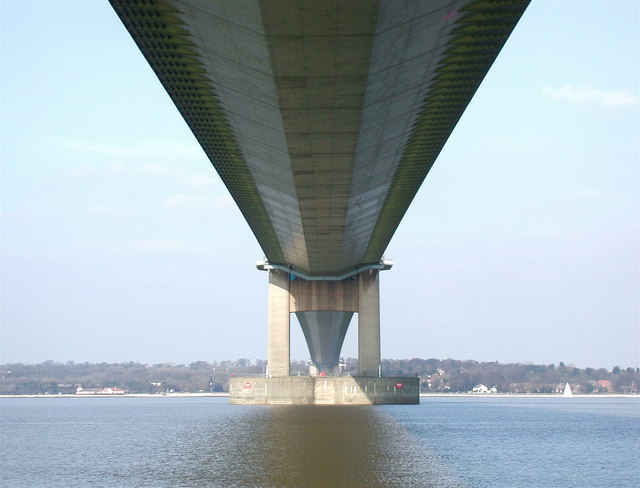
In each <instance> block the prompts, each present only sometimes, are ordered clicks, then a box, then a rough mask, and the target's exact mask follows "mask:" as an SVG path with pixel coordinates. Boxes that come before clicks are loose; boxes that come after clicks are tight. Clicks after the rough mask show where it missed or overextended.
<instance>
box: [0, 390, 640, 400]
mask: <svg viewBox="0 0 640 488" xmlns="http://www.w3.org/2000/svg"><path fill="white" fill-rule="evenodd" d="M228 396H229V394H228V393H223V392H221V393H206V392H205V393H125V394H123V395H76V394H59V395H0V398H216V397H219V398H226V397H228ZM420 398H565V397H563V396H562V394H561V393H531V394H527V393H420ZM570 398H577V399H580V398H637V399H640V395H634V394H628V393H585V394H574V395H573V396H572V397H570Z"/></svg>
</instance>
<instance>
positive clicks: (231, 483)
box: [0, 397, 640, 488]
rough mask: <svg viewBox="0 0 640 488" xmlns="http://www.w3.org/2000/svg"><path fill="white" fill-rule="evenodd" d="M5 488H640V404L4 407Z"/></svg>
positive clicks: (468, 401)
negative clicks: (639, 459) (639, 465)
mask: <svg viewBox="0 0 640 488" xmlns="http://www.w3.org/2000/svg"><path fill="white" fill-rule="evenodd" d="M0 408H1V409H2V410H1V424H0V425H1V429H2V430H1V435H2V440H1V442H2V444H1V447H2V453H1V454H2V457H1V460H0V463H1V464H0V467H1V469H2V472H1V475H0V486H2V487H12V488H20V487H29V488H38V487H69V488H74V487H104V488H111V487H136V488H145V487H220V488H222V487H224V488H233V487H243V488H244V487H247V488H250V487H251V488H253V487H260V488H289V487H295V488H305V487H310V488H311V487H329V488H347V487H354V488H355V487H367V488H377V487H403V488H410V487H438V488H444V487H452V488H507V487H508V488H514V487H522V488H528V487H545V488H546V487H563V488H572V487H576V488H577V487H579V488H589V487H593V488H596V487H597V488H602V487H617V488H627V487H629V488H630V487H634V488H636V487H637V486H639V485H640V484H639V483H638V481H639V479H640V471H639V468H638V453H639V452H640V451H639V449H638V448H639V447H640V399H635V398H632V399H614V398H605V399H585V398H573V399H563V398H557V399H549V398H542V399H537V398H522V399H520V398H508V399H500V398H486V397H483V398H427V399H422V404H421V405H419V406H383V407H261V406H229V405H227V401H226V399H224V398H127V397H121V398H46V399H39V398H26V399H0Z"/></svg>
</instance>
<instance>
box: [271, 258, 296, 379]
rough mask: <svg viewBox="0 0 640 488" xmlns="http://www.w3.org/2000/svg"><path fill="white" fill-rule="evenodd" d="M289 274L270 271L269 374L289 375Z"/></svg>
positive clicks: (275, 270)
mask: <svg viewBox="0 0 640 488" xmlns="http://www.w3.org/2000/svg"><path fill="white" fill-rule="evenodd" d="M289 302H290V296H289V274H288V273H286V272H284V271H280V270H277V269H274V270H271V271H269V314H268V319H267V320H268V322H269V325H268V327H269V333H268V339H267V340H268V345H267V368H268V370H267V374H268V375H269V376H289V372H290V355H291V352H290V351H291V325H290V320H291V313H290V309H289Z"/></svg>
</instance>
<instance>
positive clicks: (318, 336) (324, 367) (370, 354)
mask: <svg viewBox="0 0 640 488" xmlns="http://www.w3.org/2000/svg"><path fill="white" fill-rule="evenodd" d="M390 266H391V265H390V264H389V263H387V265H386V267H384V268H381V269H388V268H389V267H390ZM265 268H266V267H263V268H259V269H265ZM266 270H268V271H269V313H268V329H269V333H268V353H267V361H268V364H267V375H266V376H267V377H266V378H261V379H256V378H235V379H233V380H232V382H231V383H230V385H231V386H230V390H229V393H230V403H233V404H335V405H338V404H353V405H362V404H380V403H418V402H419V396H418V379H417V378H413V377H412V378H381V377H380V361H381V357H380V285H379V274H380V269H372V268H371V267H368V268H365V269H363V270H361V271H360V272H358V273H353V274H352V275H350V276H348V277H346V278H344V279H323V278H315V277H314V278H312V279H304V278H300V277H298V276H296V275H294V274H293V273H290V272H287V271H286V270H284V269H274V268H273V267H268V268H266ZM291 313H295V314H296V315H297V316H298V320H299V322H300V325H301V327H302V330H303V332H304V336H305V339H306V341H307V346H308V347H309V352H310V354H311V360H312V361H313V363H314V369H315V371H316V374H317V375H316V376H313V375H310V376H303V377H291V376H289V374H290V360H291V359H290V340H291V339H290V327H291V318H290V317H291ZM354 313H358V314H359V316H358V375H357V376H355V377H350V376H349V377H337V376H335V375H336V373H337V372H338V363H339V358H340V351H341V349H342V343H343V341H344V337H345V334H346V332H347V328H348V327H349V322H350V321H351V318H352V316H353V314H354ZM320 373H323V374H326V375H327V376H321V375H319V374H320Z"/></svg>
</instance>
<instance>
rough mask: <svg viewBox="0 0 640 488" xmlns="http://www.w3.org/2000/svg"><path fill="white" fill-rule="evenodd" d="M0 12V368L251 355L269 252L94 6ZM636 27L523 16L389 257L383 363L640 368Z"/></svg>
mask: <svg viewBox="0 0 640 488" xmlns="http://www.w3.org/2000/svg"><path fill="white" fill-rule="evenodd" d="M0 7H1V15H2V24H1V31H2V39H1V41H2V42H1V45H2V52H1V65H2V85H1V95H2V100H1V102H2V106H1V110H0V114H1V117H2V126H1V133H2V141H1V142H2V153H1V156H2V316H1V327H2V330H1V332H2V336H1V340H2V344H1V349H0V362H18V361H20V362H39V361H43V360H46V359H54V360H59V361H67V360H74V361H109V362H112V361H129V360H133V361H141V362H146V363H157V362H165V361H172V362H177V363H180V362H191V361H196V360H207V361H213V360H222V359H235V358H239V357H247V358H250V359H256V358H265V357H266V306H267V303H266V289H267V283H266V282H267V275H266V273H260V272H258V271H256V270H255V268H253V261H254V260H255V259H259V258H261V257H262V253H261V251H260V249H259V247H258V245H257V243H256V241H255V239H254V237H253V235H252V234H251V232H250V231H249V229H248V227H247V225H246V224H245V223H244V220H243V219H242V217H241V215H240V213H239V211H238V210H237V209H236V208H235V206H234V204H233V202H232V201H231V199H230V198H229V196H228V194H227V192H226V189H225V187H224V186H223V185H222V184H221V182H220V180H219V178H218V177H217V175H216V174H215V172H214V170H213V169H212V167H211V165H210V163H209V162H208V161H207V159H206V158H205V156H204V154H203V152H202V151H201V150H200V148H199V147H198V145H197V144H196V142H195V140H194V138H193V137H192V135H191V134H190V132H189V131H188V129H187V127H186V125H185V123H184V122H183V121H182V119H181V118H180V116H179V114H178V112H177V111H176V109H175V108H174V106H173V104H172V103H171V101H170V100H169V98H168V96H167V95H166V94H165V92H164V90H163V89H162V88H161V86H160V84H159V82H158V81H157V79H156V78H155V76H154V75H153V73H152V72H151V70H150V68H149V67H148V65H147V63H146V61H145V60H144V59H143V57H142V55H141V54H140V53H139V51H138V50H137V48H136V47H135V45H134V43H133V41H132V40H131V39H130V37H129V35H128V34H127V33H126V31H125V30H124V28H123V27H122V25H121V24H120V21H119V20H118V19H117V18H116V16H115V14H114V13H113V11H112V10H111V8H110V6H109V5H108V3H107V2H106V0H105V1H83V2H80V1H77V2H62V1H39V2H35V1H28V0H20V1H8V0H0ZM639 17H640V13H639V3H638V2H636V1H635V0H630V1H598V2H596V1H594V2H586V1H573V2H570V1H542V0H541V1H535V0H534V2H533V3H532V5H531V6H530V7H529V9H528V10H527V12H526V13H525V15H524V17H523V18H522V20H521V22H520V24H519V25H518V27H517V28H516V30H515V32H514V33H513V35H512V36H511V38H510V40H509V42H508V43H507V45H506V47H505V48H504V49H503V51H502V53H501V55H500V56H499V58H498V60H497V62H496V63H495V65H494V66H493V68H492V70H491V72H490V73H489V75H488V76H487V78H486V79H485V82H484V83H483V85H482V86H481V88H480V90H479V91H478V93H477V94H476V96H475V98H474V99H473V101H472V103H471V104H470V106H469V108H468V109H467V111H466V113H465V115H464V116H463V118H462V120H461V122H460V123H459V125H458V127H457V128H456V130H455V131H454V133H453V135H452V136H451V138H450V139H449V142H448V144H447V146H446V147H445V149H444V151H443V152H442V153H441V155H440V158H439V159H438V161H437V163H436V165H435V167H434V168H433V170H432V171H431V173H430V174H429V176H428V177H427V180H426V182H425V184H424V185H423V187H422V189H421V191H420V192H419V194H418V196H417V197H416V199H415V201H414V203H413V205H412V207H411V208H410V210H409V212H408V213H407V215H406V218H405V219H404V221H403V223H402V224H401V226H400V227H399V229H398V231H397V233H396V235H395V236H394V239H393V240H392V243H391V245H390V246H389V249H388V250H387V253H386V255H387V257H389V258H392V259H394V260H395V262H396V265H395V267H394V268H393V269H392V270H391V271H388V272H385V273H384V274H383V275H382V285H381V293H382V321H383V323H382V328H383V330H382V336H383V344H382V353H383V356H384V357H394V358H410V357H423V358H428V357H436V358H447V357H451V358H457V359H477V360H482V361H493V360H498V361H501V362H512V361H514V362H515V361H517V362H535V363H556V364H557V363H558V362H560V361H564V362H565V363H573V364H576V365H578V366H597V367H600V366H604V367H608V368H611V367H612V366H614V365H621V366H625V367H626V366H640V357H639V356H640V339H639V330H638V329H639V315H638V314H639V303H638V302H639V277H638V273H639V244H638V234H639V226H638V210H639V195H638V183H639V174H638V171H639V170H638V168H639V166H638V163H639V140H638V139H639V138H638V135H639V102H638V93H639V91H640V89H639V60H640V53H639V46H640V40H639V34H638V33H639V31H640V20H639ZM292 325H293V327H292V328H293V351H292V356H293V357H294V358H297V359H306V358H307V357H308V353H307V351H306V347H305V346H304V342H303V338H302V334H301V332H300V331H299V327H298V326H297V323H296V322H295V320H292ZM355 326H356V323H355V320H354V323H352V326H351V329H350V331H349V334H348V337H347V342H346V345H345V349H344V350H343V355H345V356H352V357H355V356H356V355H357V351H356V343H355V337H356V336H355V330H356V327H355Z"/></svg>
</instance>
